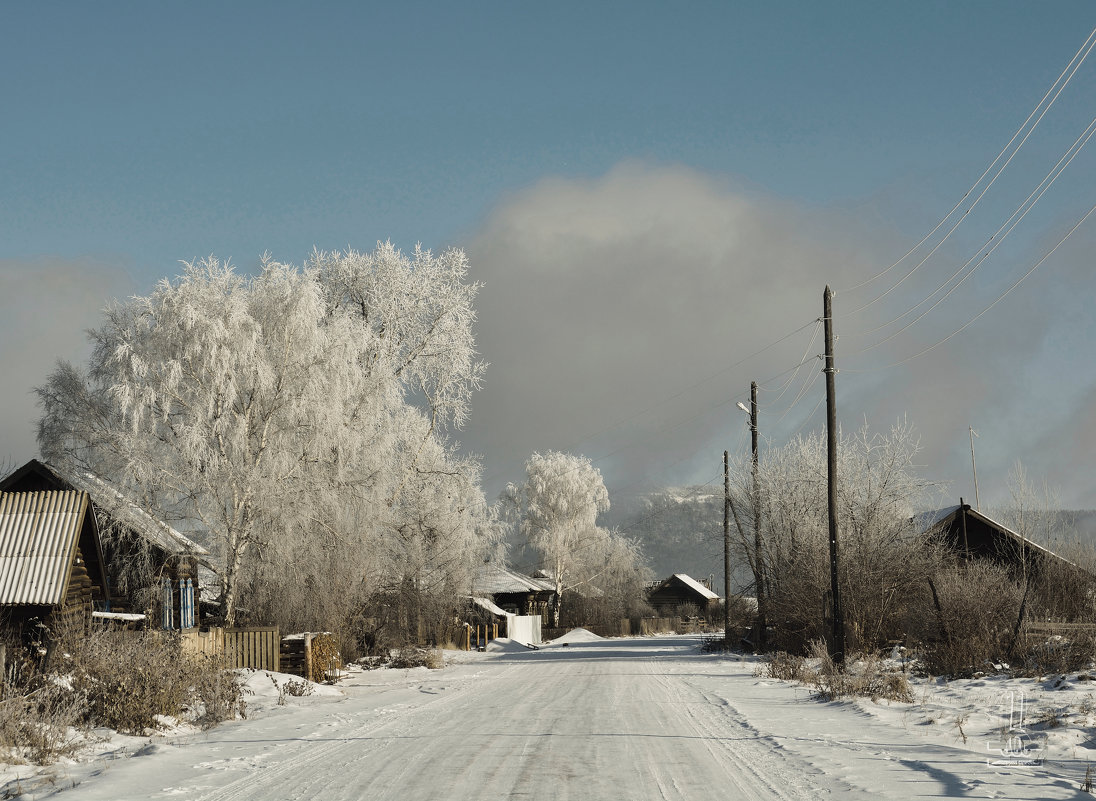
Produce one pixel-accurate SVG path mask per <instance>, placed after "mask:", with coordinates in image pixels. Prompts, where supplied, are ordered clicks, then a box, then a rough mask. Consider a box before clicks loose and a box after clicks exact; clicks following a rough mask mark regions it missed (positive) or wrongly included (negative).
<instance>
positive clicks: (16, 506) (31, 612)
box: [0, 490, 110, 635]
mask: <svg viewBox="0 0 1096 801" xmlns="http://www.w3.org/2000/svg"><path fill="white" fill-rule="evenodd" d="M109 597H110V586H109V582H108V580H107V574H106V570H105V565H104V561H103V550H102V546H101V543H100V541H99V529H98V526H97V525H96V520H95V515H94V514H93V512H92V508H91V498H90V497H89V496H88V494H87V493H86V492H80V491H76V490H39V491H34V492H0V608H2V610H3V614H4V616H5V618H6V620H5V621H4V622H5V623H6V624H7V625H9V626H12V627H13V628H16V629H18V630H20V631H24V633H27V634H28V635H29V632H26V629H27V627H28V626H31V625H35V624H41V625H42V626H45V627H47V628H48V629H51V630H54V631H56V630H57V629H59V628H62V627H65V626H79V625H86V623H87V621H88V620H90V618H91V613H92V611H93V610H94V609H95V608H96V607H97V606H99V605H101V604H102V603H103V602H104V601H105V600H106V599H107V598H109Z"/></svg>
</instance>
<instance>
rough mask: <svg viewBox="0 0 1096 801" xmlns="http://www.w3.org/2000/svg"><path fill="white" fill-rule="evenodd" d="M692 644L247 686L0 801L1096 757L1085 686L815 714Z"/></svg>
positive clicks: (723, 785) (856, 770) (326, 791)
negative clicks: (213, 707)
mask: <svg viewBox="0 0 1096 801" xmlns="http://www.w3.org/2000/svg"><path fill="white" fill-rule="evenodd" d="M567 640H569V642H567V645H563V642H564V641H567ZM699 645H700V641H699V639H698V638H696V637H692V636H666V637H649V638H636V639H613V640H600V639H596V638H595V637H594V636H593V635H589V634H588V633H585V632H582V631H581V630H580V631H578V632H573V633H572V634H570V635H568V636H567V637H565V638H561V640H557V641H556V643H554V644H551V645H548V646H546V647H544V648H542V649H540V650H538V651H530V650H526V649H525V648H524V647H521V646H518V645H516V644H511V643H509V642H508V641H497V642H496V643H494V644H492V646H491V648H490V649H489V650H488V652H487V653H448V654H447V658H448V659H449V660H451V663H450V664H449V665H448V666H447V667H446V668H445V669H444V670H440V671H428V670H426V669H424V668H416V669H413V670H391V669H389V670H377V671H366V672H355V673H351V674H350V675H349V677H348V678H347V679H346V680H345V681H344V682H342V683H341V685H340V688H339V690H334V689H333V688H324V690H325V691H326V692H325V694H315V695H311V696H307V697H303V698H297V697H292V696H290V697H288V698H286V699H285V701H286V703H284V704H282V705H279V704H278V703H277V694H276V692H275V691H274V689H273V684H272V682H271V680H270V677H269V676H268V675H266V674H255V675H253V676H252V677H251V680H250V684H251V686H252V687H253V688H254V689H256V691H257V692H256V693H255V694H253V695H252V696H250V698H249V703H248V712H249V715H248V719H247V720H239V721H236V722H233V723H227V724H223V725H221V726H219V727H217V728H215V729H212V730H209V731H205V732H196V731H192V732H189V733H182V734H174V735H170V736H165V737H154V738H152V739H151V740H150V739H149V738H147V737H146V738H118V737H115V738H114V739H113V740H111V742H110V746H111V747H112V748H114V752H113V758H107V757H106V756H100V757H99V758H97V759H94V760H91V761H84V762H69V763H63V764H58V765H55V766H53V767H52V768H49V769H48V770H47V773H46V774H43V775H40V776H38V777H37V778H27V779H23V780H21V781H20V782H19V783H16V782H15V781H14V780H13V779H12V775H13V774H12V773H10V772H9V773H8V782H7V784H6V786H5V788H4V790H5V791H6V792H7V794H8V796H7V797H10V796H12V795H18V793H20V792H22V793H23V796H22V797H24V798H42V797H49V796H51V795H54V794H56V795H57V797H59V798H61V799H62V800H64V799H71V800H72V801H124V800H125V799H181V800H186V801H189V800H191V799H193V800H194V801H198V800H199V799H201V801H231V800H239V801H243V800H244V799H263V801H268V800H271V799H273V800H277V799H301V800H302V801H303V800H304V799H319V798H322V799H325V800H327V801H340V800H342V799H345V800H346V801H350V800H351V799H353V800H354V801H360V799H399V800H400V801H416V800H417V799H424V800H425V799H430V801H438V800H439V799H469V800H470V801H490V799H511V798H522V799H561V800H564V801H565V800H566V799H582V800H583V801H601V800H602V799H605V800H608V799H614V800H615V799H630V800H631V799H713V798H742V799H747V798H748V799H808V798H810V799H817V798H819V797H826V796H828V797H832V798H842V799H844V798H851V799H858V798H862V799H869V798H872V799H877V798H895V799H917V798H942V797H943V798H949V797H972V798H1017V799H1033V798H1048V799H1050V798H1078V797H1081V798H1089V797H1091V796H1089V795H1088V794H1087V793H1083V792H1081V791H1080V790H1079V785H1080V782H1081V781H1082V780H1083V778H1084V773H1085V768H1086V765H1087V764H1088V759H1089V758H1090V756H1093V755H1096V750H1094V748H1096V744H1094V743H1093V742H1091V741H1090V737H1091V736H1092V735H1091V732H1092V731H1093V729H1092V728H1091V725H1092V724H1093V723H1094V718H1093V717H1092V716H1093V715H1096V704H1094V703H1093V699H1092V693H1096V682H1094V683H1093V684H1092V685H1090V684H1089V683H1088V681H1087V677H1086V676H1081V677H1080V678H1079V679H1078V677H1076V676H1074V677H1069V678H1068V679H1051V680H1045V681H1041V682H1038V681H1035V680H1031V679H1028V680H1017V679H1000V678H986V679H975V680H969V681H962V682H952V683H950V684H942V683H937V682H934V681H929V680H921V681H918V682H917V683H915V694H916V696H917V698H916V701H915V702H914V703H913V704H898V703H895V704H889V705H888V704H886V703H883V704H874V703H872V702H871V701H870V700H866V699H861V700H856V701H845V702H839V703H824V702H819V701H817V700H814V699H813V698H812V697H811V695H810V692H809V691H808V690H806V689H805V688H802V687H800V686H798V685H796V684H793V683H788V682H782V681H775V680H772V679H766V678H761V677H759V675H757V673H758V671H757V666H758V662H756V661H755V660H754V659H753V658H751V657H738V656H733V655H731V656H725V655H711V654H703V653H701V652H700V649H699ZM1090 687H1091V690H1090ZM1021 694H1022V695H1023V697H1024V703H1025V706H1024V715H1023V717H1021V716H1020V712H1019V703H1018V700H1019V698H1020V696H1021ZM1010 715H1011V717H1010ZM108 754H109V752H108ZM1029 761H1030V762H1034V764H1018V763H1022V762H1029ZM995 763H997V764H995Z"/></svg>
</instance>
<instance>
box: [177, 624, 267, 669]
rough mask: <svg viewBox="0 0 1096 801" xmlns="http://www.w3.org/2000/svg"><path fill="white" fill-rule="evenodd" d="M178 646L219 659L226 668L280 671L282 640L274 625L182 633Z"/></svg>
mask: <svg viewBox="0 0 1096 801" xmlns="http://www.w3.org/2000/svg"><path fill="white" fill-rule="evenodd" d="M181 643H182V647H183V650H185V651H189V652H191V653H199V654H209V655H211V656H221V657H222V658H223V659H224V662H225V667H227V668H232V669H235V668H255V669H256V670H273V671H280V668H281V643H282V640H281V637H280V636H279V635H278V627H277V626H254V627H251V628H243V629H218V628H211V629H210V630H209V631H184V632H183V633H182V635H181Z"/></svg>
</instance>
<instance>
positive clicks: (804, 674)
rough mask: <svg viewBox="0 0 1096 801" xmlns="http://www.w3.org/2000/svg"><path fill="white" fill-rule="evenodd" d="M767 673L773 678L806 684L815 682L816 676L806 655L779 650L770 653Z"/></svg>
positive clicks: (766, 667) (767, 661)
mask: <svg viewBox="0 0 1096 801" xmlns="http://www.w3.org/2000/svg"><path fill="white" fill-rule="evenodd" d="M765 674H766V675H767V676H768V677H769V678H771V679H782V680H784V681H800V682H803V683H804V684H810V683H813V681H814V678H815V674H814V672H813V671H811V670H810V668H808V667H807V660H806V659H805V658H804V657H802V656H796V655H795V654H789V653H788V652H787V651H777V652H776V653H774V654H770V655H769V657H768V659H767V660H766V663H765Z"/></svg>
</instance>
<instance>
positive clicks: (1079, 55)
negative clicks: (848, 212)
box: [839, 28, 1096, 313]
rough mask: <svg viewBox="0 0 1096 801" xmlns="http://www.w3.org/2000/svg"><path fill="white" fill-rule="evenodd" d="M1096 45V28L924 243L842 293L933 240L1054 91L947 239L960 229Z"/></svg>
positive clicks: (911, 272)
mask: <svg viewBox="0 0 1096 801" xmlns="http://www.w3.org/2000/svg"><path fill="white" fill-rule="evenodd" d="M1094 46H1096V28H1093V29H1092V31H1091V32H1090V33H1089V35H1088V38H1086V39H1085V41H1084V44H1082V45H1081V47H1080V48H1079V49H1078V50H1077V52H1076V53H1075V54H1074V55H1073V58H1071V59H1070V60H1069V63H1068V64H1066V67H1065V69H1063V70H1062V72H1061V74H1059V76H1058V77H1057V78H1056V79H1055V81H1054V83H1052V84H1051V85H1050V88H1049V89H1047V91H1046V93H1045V94H1044V95H1043V97H1042V99H1040V100H1039V102H1038V103H1037V104H1036V105H1035V107H1034V108H1033V109H1032V110H1031V113H1030V114H1028V116H1027V119H1025V120H1024V122H1023V123H1022V124H1021V125H1020V127H1019V128H1017V129H1016V132H1015V133H1014V134H1013V135H1012V138H1011V139H1010V140H1009V141H1008V144H1006V145H1005V146H1004V147H1003V148H1001V151H1000V152H999V153H998V154H997V156H996V158H994V159H993V161H992V162H990V165H989V166H988V167H986V169H985V171H984V172H983V173H982V174H981V175H980V176H978V179H977V180H976V181H975V182H974V183H973V184H971V186H970V188H969V189H967V191H966V192H965V193H964V194H963V196H962V197H961V198H960V199H959V201H958V202H957V203H956V204H955V205H954V206H952V207H951V209H950V210H949V211H948V213H947V214H945V215H944V216H943V217H942V218H941V219H940V222H938V223H937V224H936V226H935V227H934V228H933V229H932V230H931V231H929V232H928V233H927V234H925V236H924V238H922V239H921V241H920V242H918V243H917V244H916V245H914V246H913V247H912V248H910V249H909V250H908V251H907V252H906V253H905V254H904V255H903V256H902V257H901V258H899V259H898V261H896V262H894V263H893V264H892V265H891V266H889V267H887V268H886V269H884V270H882V271H880V272H878V273H876V274H875V275H873V276H871V277H870V278H868V279H866V280H864V281H861V282H860V283H858V284H855V285H853V286H851V287H847V288H843V289H841V290H839V291H840V292H852V291H854V290H856V289H860V288H861V287H864V286H867V285H868V284H870V283H872V282H873V281H875V280H877V279H879V278H882V277H883V276H884V275H886V274H887V273H889V272H890V271H891V270H893V269H894V268H895V267H897V266H898V265H899V264H901V263H902V262H904V261H905V260H906V259H907V258H909V257H910V256H911V255H913V253H915V252H916V251H917V250H918V249H919V248H920V247H921V246H922V245H923V244H925V243H926V242H927V241H928V240H929V239H931V238H932V237H933V236H934V235H935V234H936V232H937V231H939V230H940V228H942V227H943V225H944V223H946V222H947V221H948V219H950V218H951V216H952V215H953V214H955V212H956V211H957V210H958V209H959V208H960V207H961V206H962V205H963V203H965V202H966V200H967V198H968V197H970V195H971V194H972V193H973V192H974V191H975V189H977V188H978V186H979V185H980V184H981V183H982V181H983V179H984V178H985V177H986V176H987V175H988V174H989V173H990V172H991V171H992V170H993V168H994V166H995V165H996V164H997V162H998V161H1000V160H1001V158H1002V157H1003V156H1004V155H1005V153H1007V152H1008V151H1009V149H1010V148H1011V147H1012V145H1013V143H1014V142H1016V138H1017V137H1019V136H1020V134H1021V133H1022V132H1023V131H1024V130H1025V129H1026V128H1027V127H1028V123H1029V122H1031V120H1032V118H1033V117H1035V115H1036V113H1037V112H1039V109H1040V108H1041V107H1042V106H1043V104H1044V103H1046V101H1047V98H1049V97H1051V94H1052V93H1053V95H1054V96H1053V98H1051V100H1050V102H1049V103H1047V106H1046V108H1045V109H1043V111H1042V113H1039V116H1038V119H1036V120H1035V123H1034V124H1033V125H1032V126H1031V128H1030V130H1028V131H1027V133H1026V134H1025V135H1024V137H1023V139H1022V140H1021V141H1020V143H1019V144H1018V145H1017V146H1016V148H1015V150H1013V152H1012V154H1011V155H1010V156H1009V157H1008V159H1007V161H1006V162H1005V163H1004V164H1003V165H1002V166H1001V168H1000V169H999V170H998V171H997V173H996V174H995V175H994V176H993V178H992V179H991V181H990V182H989V184H988V185H987V186H986V187H985V188H984V189H983V190H982V193H981V194H979V196H978V198H977V199H976V200H975V201H974V203H973V204H972V205H971V206H970V208H968V209H967V210H966V211H965V212H964V213H963V215H962V217H961V218H960V220H959V223H956V225H955V227H953V228H952V229H951V230H950V231H949V232H948V233H947V234H946V235H945V237H944V239H947V237H949V236H950V235H951V234H952V233H953V232H954V231H955V228H957V227H958V226H959V224H960V223H962V221H963V219H965V218H966V216H967V215H968V214H970V212H971V211H972V210H973V209H974V207H975V206H977V205H978V201H980V200H981V199H982V197H983V196H984V195H985V193H986V192H987V191H988V190H989V188H990V186H992V185H993V183H994V182H995V181H996V180H997V178H999V177H1000V175H1001V173H1002V172H1004V170H1005V168H1007V167H1008V164H1009V162H1011V161H1012V159H1013V158H1015V156H1016V154H1017V153H1019V152H1020V149H1021V148H1022V147H1023V146H1024V143H1025V142H1027V140H1028V138H1029V137H1030V136H1031V134H1032V132H1033V131H1034V130H1035V129H1036V127H1038V125H1039V123H1040V122H1041V121H1042V119H1043V117H1044V116H1045V115H1046V113H1047V112H1048V111H1049V110H1050V108H1051V106H1053V105H1054V103H1055V101H1057V99H1058V97H1059V96H1060V95H1061V94H1062V91H1063V90H1064V89H1065V88H1066V86H1067V85H1068V84H1069V82H1070V81H1071V80H1072V79H1073V76H1074V75H1075V74H1076V73H1077V70H1078V69H1080V67H1081V65H1082V64H1083V63H1084V61H1085V59H1086V58H1088V55H1089V53H1090V52H1092V49H1093V47H1094ZM1074 62H1076V63H1074ZM1071 68H1072V71H1071ZM1066 73H1069V75H1068V77H1067V76H1066ZM1063 77H1065V81H1064V82H1062V79H1063ZM1060 82H1062V85H1061V86H1060V87H1058V90H1057V92H1055V87H1057V86H1058V84H1059V83H1060ZM943 241H944V240H941V241H940V243H938V244H937V245H936V247H935V248H933V250H932V251H931V252H930V253H929V256H931V255H932V253H934V252H935V251H936V249H937V248H939V247H940V245H941V244H943ZM929 256H926V257H925V258H924V259H923V260H922V261H921V262H920V263H918V264H917V265H916V266H915V267H914V268H913V269H912V270H910V271H909V272H908V273H906V275H904V276H903V277H902V279H901V280H900V281H899V282H898V283H897V284H895V285H894V286H892V287H891V288H890V289H888V290H887V291H886V292H884V293H883V294H882V295H880V296H879V297H877V298H875V299H874V300H872V301H870V302H868V303H866V304H865V305H863V306H861V307H860V308H858V309H856V310H855V311H854V312H851V313H856V312H859V311H862V310H863V309H866V308H868V307H869V306H871V305H872V304H874V303H876V302H877V301H879V300H880V299H882V298H883V297H885V296H886V295H887V294H889V293H890V292H891V291H892V290H893V289H895V288H896V287H897V286H898V285H899V284H901V283H902V282H903V281H905V280H906V279H907V278H909V277H910V275H912V274H913V273H914V272H915V271H916V270H917V269H918V268H919V267H921V265H923V264H924V263H925V261H927V260H928V258H929Z"/></svg>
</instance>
